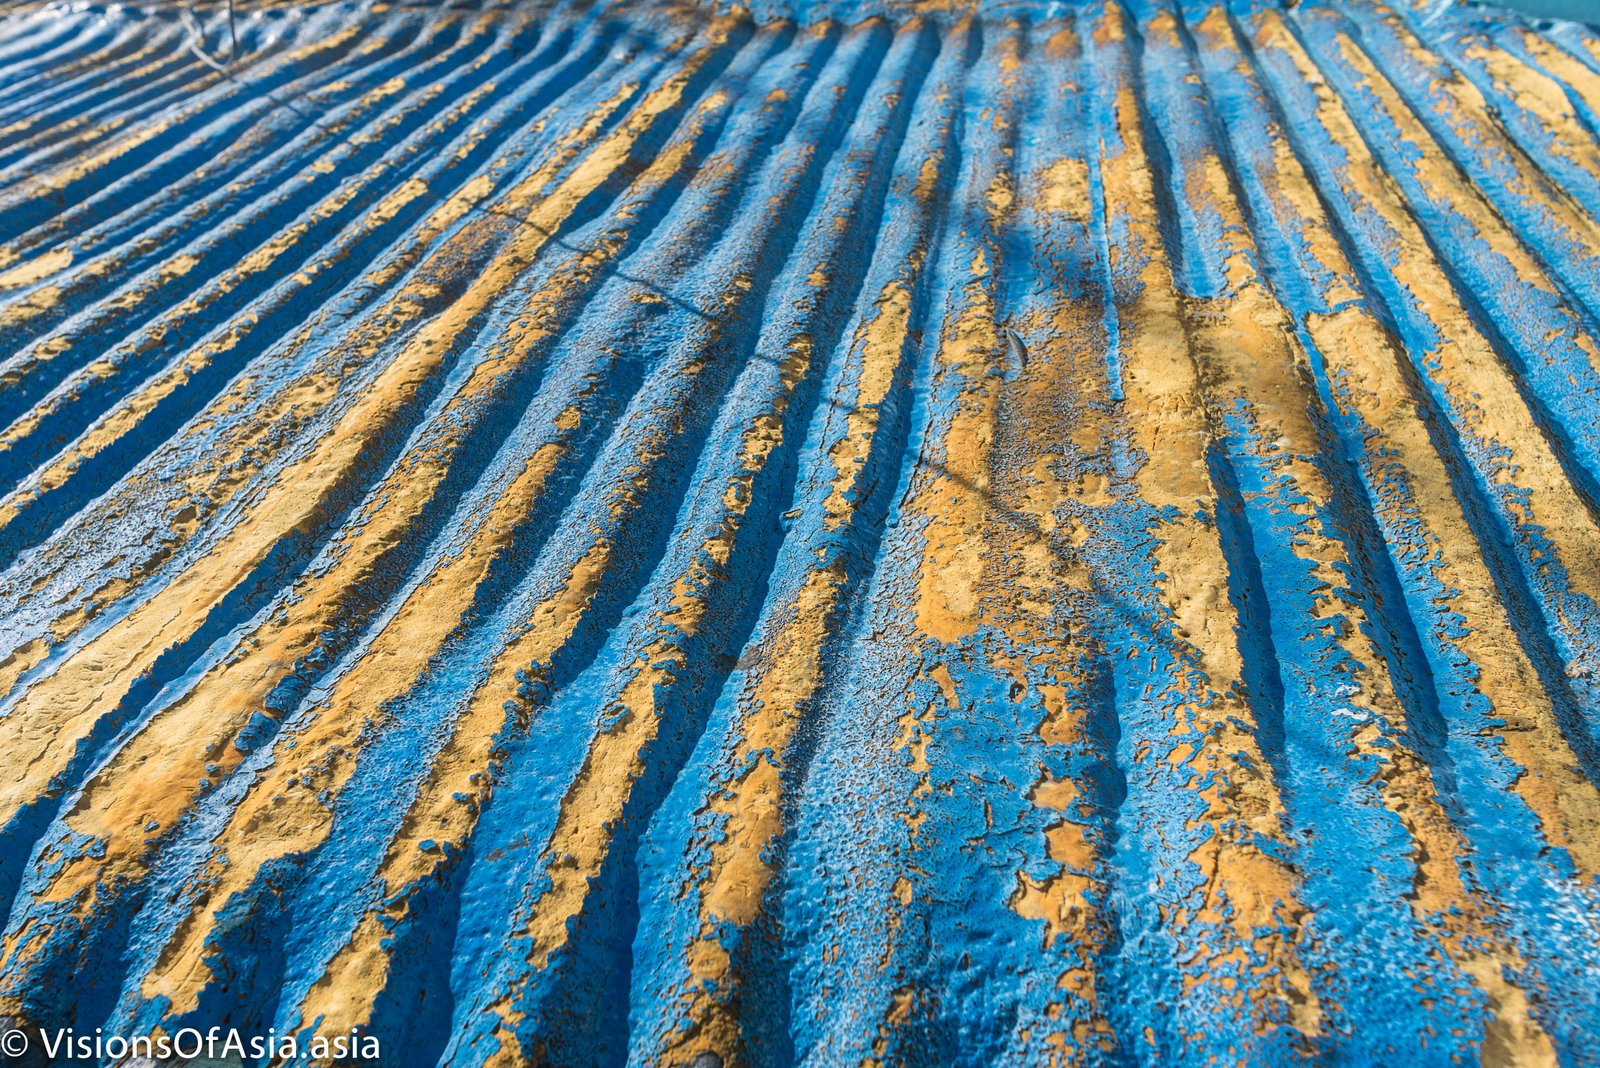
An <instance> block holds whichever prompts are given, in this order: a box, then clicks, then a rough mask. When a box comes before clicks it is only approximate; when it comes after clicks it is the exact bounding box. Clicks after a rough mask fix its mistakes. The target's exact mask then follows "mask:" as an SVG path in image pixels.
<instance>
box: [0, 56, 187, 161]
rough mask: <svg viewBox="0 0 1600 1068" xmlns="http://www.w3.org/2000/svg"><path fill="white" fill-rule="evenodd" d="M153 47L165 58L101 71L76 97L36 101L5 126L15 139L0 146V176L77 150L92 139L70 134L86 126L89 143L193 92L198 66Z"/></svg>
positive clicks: (5, 139) (80, 149)
mask: <svg viewBox="0 0 1600 1068" xmlns="http://www.w3.org/2000/svg"><path fill="white" fill-rule="evenodd" d="M157 48H164V49H166V50H168V54H167V55H164V56H161V57H158V58H156V59H151V60H147V61H146V62H144V63H143V64H142V65H140V66H136V67H132V69H130V70H126V71H119V70H110V71H106V72H104V73H105V76H104V77H103V78H102V79H98V80H96V81H95V82H94V83H92V84H91V85H89V86H87V87H83V88H82V89H80V90H79V91H78V92H77V95H76V96H68V97H67V98H66V99H63V100H61V101H59V102H55V103H47V102H45V101H40V102H39V107H38V108H36V109H33V110H31V111H30V112H29V114H28V115H27V117H26V119H25V122H24V123H18V124H13V125H9V126H7V127H5V128H4V129H5V131H6V132H7V133H12V132H13V131H14V136H10V137H6V138H4V140H3V143H0V171H4V170H5V169H6V168H9V167H10V166H12V164H14V163H16V162H18V161H20V160H23V159H28V160H29V161H30V166H33V167H41V166H45V165H47V163H48V161H49V160H50V159H51V158H52V156H55V155H65V154H69V153H71V152H73V151H82V150H83V149H84V148H85V147H87V145H89V144H92V143H93V140H92V139H91V140H88V141H79V140H76V138H77V137H78V136H79V135H76V134H74V132H73V131H74V130H77V129H79V128H81V127H84V126H88V127H89V130H86V131H84V132H85V133H86V134H89V135H90V137H91V138H92V137H93V133H92V131H95V130H101V129H104V128H105V125H106V124H108V123H112V122H114V123H116V124H118V125H119V126H121V125H126V124H127V123H128V122H129V121H130V120H133V119H136V118H137V117H139V116H140V115H141V114H146V113H149V112H150V111H151V110H153V109H154V108H158V107H160V106H162V105H163V103H165V102H170V100H171V99H172V98H173V96H174V94H175V92H181V91H192V89H191V87H192V85H193V83H194V82H195V80H196V79H195V77H194V75H196V74H197V73H199V68H200V67H202V66H203V65H202V64H201V63H200V61H199V60H197V59H195V58H194V57H193V56H192V55H191V54H190V53H189V52H188V51H187V50H186V49H183V48H182V46H181V42H179V41H177V40H172V39H169V40H165V41H159V42H157V43H154V44H152V45H151V46H150V50H152V51H154V50H155V49H157ZM136 58H138V57H136ZM104 83H109V84H104ZM39 125H43V126H44V128H43V129H39V130H36V131H34V132H31V133H30V132H28V131H27V130H26V129H25V128H24V129H17V127H18V126H24V127H34V126H39Z"/></svg>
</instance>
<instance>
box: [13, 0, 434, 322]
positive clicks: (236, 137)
mask: <svg viewBox="0 0 1600 1068" xmlns="http://www.w3.org/2000/svg"><path fill="white" fill-rule="evenodd" d="M408 26H409V27H410V28H412V29H420V26H418V25H417V24H415V23H407V24H404V25H402V26H401V27H400V29H401V30H402V31H404V30H405V29H406V28H407V27H408ZM407 36H408V35H407V34H406V33H404V32H400V33H396V34H386V35H383V36H382V37H379V38H378V39H377V41H376V47H372V46H370V45H369V46H368V47H365V48H361V49H354V50H352V51H351V52H350V53H348V54H347V55H345V56H344V57H336V58H335V59H333V60H332V61H330V62H329V63H328V64H327V66H326V67H325V68H320V67H311V68H308V69H307V70H306V71H304V72H303V73H302V75H301V76H299V77H298V78H297V79H292V80H291V81H290V82H288V83H287V84H286V86H285V89H284V91H285V92H292V93H294V94H295V96H296V98H297V100H298V101H299V102H300V104H302V105H304V107H305V108H307V109H316V110H317V111H321V112H337V111H339V110H341V109H342V108H343V106H344V104H345V103H346V102H347V100H348V98H349V97H352V96H355V95H356V94H357V93H358V92H360V91H361V90H362V88H363V87H362V85H361V82H362V81H374V82H378V83H380V84H381V83H382V82H383V81H386V80H387V79H386V78H385V75H386V74H387V73H389V72H391V71H404V70H406V69H409V67H410V66H411V64H412V62H413V61H414V59H415V57H414V56H412V55H411V53H412V52H414V51H421V50H423V49H425V48H426V47H427V44H428V41H429V40H431V38H418V37H417V36H416V35H414V34H413V35H410V38H411V39H410V40H407ZM340 75H347V76H346V77H340ZM269 96H270V94H269ZM260 103H261V102H260V101H251V102H247V103H246V104H243V105H241V108H242V109H246V108H249V107H252V106H254V107H257V108H258V110H259V109H260ZM258 118H259V121H257V122H254V123H251V124H248V128H247V129H244V130H234V131H233V135H231V136H228V137H224V138H220V140H222V141H225V142H226V144H225V147H223V148H221V149H220V150H219V151H216V152H214V153H213V154H212V156H211V157H210V158H209V159H208V160H207V161H206V162H205V163H204V164H202V165H201V166H199V167H196V168H193V169H192V170H190V171H189V172H188V173H186V174H184V175H183V176H181V177H179V178H177V179H175V180H173V181H171V182H168V183H166V184H161V185H151V184H150V183H141V178H140V172H139V171H137V170H136V171H135V172H134V173H132V174H129V175H125V176H124V177H122V178H120V179H118V180H117V181H115V182H112V183H111V184H110V185H108V186H107V187H106V188H104V189H102V190H100V191H98V192H95V193H93V194H92V195H89V196H87V197H85V198H83V199H82V200H80V201H78V202H77V203H76V204H74V205H73V206H72V207H70V208H68V210H67V211H65V212H62V213H61V214H59V215H56V216H54V217H53V218H51V219H49V220H47V221H45V222H43V223H40V224H39V225H38V226H36V227H33V228H32V229H27V230H25V231H23V232H21V233H19V234H16V235H14V236H13V237H12V238H10V239H9V240H7V241H6V243H5V244H4V245H3V246H0V265H9V264H12V263H15V262H16V261H17V260H18V259H19V258H21V256H22V255H23V254H24V253H26V252H27V251H28V250H30V249H36V248H40V247H44V246H46V245H47V244H48V243H50V242H52V241H54V242H57V244H56V247H55V248H53V249H52V250H51V253H46V254H43V255H41V256H39V257H38V258H37V259H36V260H35V261H34V266H33V267H32V269H31V270H30V272H29V273H28V275H26V276H23V277H21V278H17V277H8V278H7V282H8V285H7V286H6V288H7V289H16V288H18V287H19V286H20V287H23V288H29V287H30V286H31V279H32V278H33V277H34V272H37V275H36V278H37V281H38V282H39V283H40V284H41V285H42V284H43V282H44V281H45V280H47V279H49V278H50V277H52V276H55V275H58V274H60V273H61V271H62V270H64V269H65V268H66V267H67V266H68V265H69V264H65V263H61V264H56V263H53V262H52V260H51V256H52V254H53V255H54V256H55V257H56V258H57V259H60V258H63V251H62V250H63V248H65V249H66V251H67V252H68V253H69V254H71V255H74V256H77V255H79V254H81V253H82V252H93V251H94V249H95V248H96V247H97V246H99V245H108V244H115V243H117V242H119V241H123V242H131V240H132V238H133V237H134V236H135V235H136V234H138V233H140V232H141V231H144V230H149V229H152V228H159V227H160V226H161V225H162V224H163V223H170V222H171V221H172V220H171V219H170V218H169V217H168V216H170V215H171V214H172V213H173V212H174V211H175V210H176V211H179V212H180V213H181V209H182V208H183V207H184V206H185V205H188V204H190V203H192V202H196V201H199V200H202V199H204V198H205V197H206V196H207V195H208V194H210V193H212V192H213V191H215V190H216V189H217V187H218V186H220V185H222V183H223V182H225V181H227V180H228V178H230V177H234V176H236V175H238V174H240V173H241V172H245V173H249V172H251V170H252V168H254V167H256V166H257V165H258V164H260V162H261V160H262V159H263V158H273V157H276V156H282V157H284V158H292V156H293V154H294V152H295V145H296V143H297V141H298V139H299V138H300V137H301V136H302V134H303V133H304V132H305V131H306V130H311V131H313V133H312V135H311V136H313V137H316V136H323V135H325V134H326V128H325V126H324V124H323V123H322V122H320V121H317V119H316V117H315V115H314V114H312V113H310V112H308V111H306V110H302V108H300V107H293V108H291V107H286V106H284V102H283V101H281V100H280V101H273V100H270V99H269V100H268V101H267V106H266V107H265V109H264V110H262V111H261V114H260V115H259V116H258ZM280 120H281V121H280ZM219 121H220V120H219ZM297 123H298V124H297ZM197 136H203V137H204V138H205V139H209V140H213V141H215V140H219V139H218V138H214V137H212V136H211V135H210V134H209V133H206V131H201V134H200V135H197ZM141 184H143V185H144V186H145V188H143V189H141V188H140V186H141ZM238 184H239V185H240V186H241V189H240V190H239V191H238V192H243V191H244V190H247V189H248V188H249V184H250V183H248V182H241V183H238ZM134 247H139V246H134ZM32 288H38V286H32ZM8 300H9V298H8ZM8 318H9V316H4V317H0V325H5V324H6V320H7V319H8Z"/></svg>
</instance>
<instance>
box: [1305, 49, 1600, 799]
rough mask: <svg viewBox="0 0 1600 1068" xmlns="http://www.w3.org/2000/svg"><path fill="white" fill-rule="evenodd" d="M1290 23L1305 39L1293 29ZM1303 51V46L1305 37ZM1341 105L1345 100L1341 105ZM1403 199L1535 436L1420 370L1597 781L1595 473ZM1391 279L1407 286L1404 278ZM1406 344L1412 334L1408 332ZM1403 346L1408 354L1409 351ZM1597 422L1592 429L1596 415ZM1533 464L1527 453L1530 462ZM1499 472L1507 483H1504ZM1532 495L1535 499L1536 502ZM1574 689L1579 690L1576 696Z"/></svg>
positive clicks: (1529, 637) (1518, 614) (1508, 589)
mask: <svg viewBox="0 0 1600 1068" xmlns="http://www.w3.org/2000/svg"><path fill="white" fill-rule="evenodd" d="M1288 24H1289V25H1291V26H1294V28H1295V32H1297V33H1298V32H1299V31H1298V26H1297V25H1296V23H1295V20H1291V21H1290V23H1288ZM1301 47H1302V48H1305V47H1306V46H1305V44H1304V41H1303V40H1302V41H1301ZM1306 54H1307V55H1308V56H1310V57H1311V59H1312V62H1314V63H1317V64H1318V65H1319V69H1320V70H1321V71H1322V73H1323V76H1324V77H1326V76H1327V66H1326V64H1327V62H1328V60H1327V58H1326V57H1325V56H1321V55H1319V54H1318V53H1317V52H1315V51H1312V50H1310V49H1308V48H1307V49H1306ZM1380 77H1381V75H1380ZM1340 99H1341V101H1342V100H1343V97H1341V98H1340ZM1352 122H1353V123H1354V127H1355V129H1356V131H1357V136H1358V137H1361V138H1363V139H1365V144H1366V146H1367V148H1368V149H1369V150H1370V151H1371V153H1372V158H1373V159H1374V160H1375V161H1376V160H1381V159H1383V156H1384V150H1383V149H1380V148H1378V147H1377V146H1376V145H1375V144H1374V141H1373V137H1374V135H1373V134H1372V133H1371V132H1370V131H1367V130H1365V129H1363V125H1362V123H1361V121H1360V120H1359V119H1355V118H1354V116H1352ZM1384 173H1385V174H1386V175H1388V176H1389V177H1390V178H1391V179H1393V180H1394V181H1395V182H1396V186H1397V189H1403V188H1404V180H1403V179H1399V178H1397V177H1396V176H1395V175H1394V172H1393V171H1392V170H1387V169H1386V170H1385V172H1384ZM1401 202H1402V203H1403V204H1405V205H1406V207H1407V209H1408V210H1409V211H1412V212H1413V214H1412V216H1411V218H1412V222H1413V224H1414V225H1415V226H1417V228H1418V229H1419V230H1420V231H1421V233H1422V235H1423V236H1424V237H1425V239H1426V241H1427V246H1428V247H1427V255H1428V256H1429V257H1430V258H1431V261H1432V263H1433V264H1434V265H1435V267H1436V268H1437V269H1438V270H1439V271H1440V272H1441V274H1442V277H1443V278H1444V280H1445V281H1446V282H1447V284H1448V285H1449V286H1450V287H1451V288H1452V289H1453V291H1454V293H1455V294H1456V298H1457V300H1458V301H1459V302H1460V304H1461V306H1462V307H1463V308H1464V309H1465V311H1466V313H1467V316H1468V317H1469V322H1468V323H1467V324H1466V325H1467V328H1468V329H1476V330H1477V331H1478V332H1479V333H1480V336H1481V337H1482V339H1483V340H1484V342H1485V351H1486V353H1487V354H1488V355H1489V356H1490V357H1491V358H1492V359H1494V360H1497V361H1501V362H1502V363H1503V364H1504V365H1506V366H1505V370H1506V371H1507V372H1508V373H1507V377H1509V378H1510V379H1511V381H1512V384H1513V386H1514V388H1515V389H1516V392H1517V394H1518V395H1519V397H1520V398H1521V399H1522V407H1523V410H1524V412H1525V414H1526V415H1527V416H1528V417H1529V419H1530V421H1531V424H1532V429H1533V433H1531V434H1526V435H1521V436H1518V437H1513V438H1512V440H1511V441H1509V442H1502V441H1499V440H1497V439H1491V440H1485V439H1484V438H1483V437H1482V436H1481V434H1480V432H1479V431H1477V430H1476V429H1474V428H1473V427H1472V426H1471V425H1464V420H1465V419H1466V415H1464V414H1463V411H1462V408H1463V405H1470V406H1473V407H1475V406H1476V405H1477V404H1478V398H1477V397H1476V395H1473V396H1470V397H1463V396H1461V395H1460V394H1461V390H1462V389H1464V388H1466V387H1465V386H1460V385H1458V386H1457V387H1456V388H1454V389H1452V388H1451V387H1450V386H1449V384H1447V383H1441V382H1440V381H1439V376H1438V372H1437V371H1436V369H1434V368H1432V367H1429V366H1423V367H1419V368H1418V372H1419V378H1420V380H1421V381H1422V382H1423V383H1425V384H1426V386H1427V388H1428V389H1429V391H1430V393H1432V394H1433V396H1434V400H1435V403H1436V404H1437V407H1436V408H1435V409H1434V411H1435V417H1436V418H1437V419H1438V420H1440V423H1439V426H1438V429H1439V430H1441V431H1443V432H1444V433H1445V434H1446V435H1448V437H1449V438H1450V439H1451V440H1452V441H1453V442H1454V443H1455V445H1454V449H1455V450H1456V455H1457V456H1458V457H1459V459H1460V460H1463V461H1465V464H1466V466H1465V467H1463V468H1460V469H1458V471H1457V477H1458V481H1457V492H1458V493H1464V494H1466V497H1465V498H1464V501H1465V503H1466V504H1467V506H1468V511H1469V514H1477V515H1479V516H1480V520H1479V523H1478V524H1477V531H1478V539H1479V542H1480V544H1481V546H1482V548H1483V551H1484V553H1485V555H1486V556H1487V557H1489V558H1490V559H1491V560H1494V561H1497V564H1498V566H1495V567H1494V568H1492V571H1493V574H1494V575H1495V578H1496V581H1497V582H1499V583H1502V586H1501V589H1502V595H1503V596H1505V597H1506V599H1507V602H1508V604H1509V605H1510V606H1511V607H1512V608H1513V617H1514V618H1515V619H1516V622H1517V632H1518V634H1519V635H1520V636H1521V639H1522V641H1523V642H1524V645H1525V647H1526V648H1527V649H1528V652H1529V655H1530V657H1531V658H1532V659H1533V661H1534V662H1535V663H1536V664H1537V665H1539V670H1540V674H1541V676H1542V677H1543V678H1544V679H1545V682H1546V687H1547V689H1548V691H1549V693H1550V695H1551V697H1552V699H1553V700H1555V701H1556V703H1557V707H1558V708H1559V709H1561V718H1562V724H1563V730H1564V731H1565V732H1566V734H1567V736H1568V740H1569V743H1570V744H1571V745H1572V747H1573V751H1574V754H1575V755H1576V756H1577V758H1578V760H1579V762H1580V765H1581V766H1582V767H1583V768H1584V769H1585V771H1586V773H1587V774H1588V775H1589V777H1590V778H1591V779H1594V778H1596V777H1597V776H1600V737H1597V736H1600V717H1597V716H1596V715H1595V714H1594V712H1593V709H1594V708H1595V707H1597V704H1596V702H1597V697H1596V696H1595V693H1594V691H1595V689H1596V685H1597V681H1596V680H1597V670H1596V658H1597V656H1600V647H1597V643H1596V637H1597V635H1596V633H1595V631H1596V624H1595V622H1594V621H1595V619H1596V611H1597V610H1596V605H1595V602H1594V600H1593V597H1594V593H1595V591H1597V590H1600V572H1596V571H1595V569H1594V567H1593V560H1592V553H1591V552H1589V551H1588V550H1589V549H1592V548H1593V546H1595V545H1596V544H1600V523H1597V518H1596V517H1597V506H1596V502H1597V501H1600V486H1597V485H1596V484H1594V478H1595V476H1594V475H1592V474H1590V473H1589V472H1587V471H1586V470H1585V469H1584V467H1583V464H1582V463H1581V462H1580V459H1579V457H1575V456H1574V455H1572V451H1573V450H1572V448H1571V443H1570V439H1569V438H1568V436H1567V434H1566V433H1563V432H1562V429H1561V428H1562V422H1561V421H1560V420H1559V417H1558V416H1557V415H1556V413H1553V412H1551V411H1550V410H1549V408H1548V406H1547V404H1545V403H1543V402H1544V401H1547V400H1548V399H1549V394H1551V393H1561V394H1563V395H1564V392H1565V391H1564V390H1560V389H1554V388H1548V387H1547V388H1546V389H1545V390H1544V391H1542V392H1536V391H1535V389H1534V386H1533V384H1531V383H1529V381H1528V372H1529V370H1530V364H1529V361H1528V359H1527V358H1526V357H1525V356H1523V355H1522V354H1520V353H1519V354H1518V355H1517V356H1516V357H1515V358H1512V359H1508V358H1507V357H1508V355H1509V354H1510V353H1511V352H1514V351H1516V349H1515V348H1514V347H1513V345H1512V343H1511V341H1510V340H1509V339H1508V338H1507V337H1506V334H1505V331H1504V330H1502V329H1501V327H1500V322H1501V319H1502V317H1501V316H1498V315H1492V314H1490V312H1489V310H1488V309H1486V308H1485V307H1484V306H1483V303H1482V297H1481V295H1480V294H1479V293H1478V292H1477V291H1476V290H1475V289H1474V288H1473V286H1472V285H1471V284H1470V279H1468V278H1463V277H1462V276H1461V275H1460V274H1459V273H1458V265H1456V264H1455V263H1453V262H1452V259H1451V257H1450V256H1449V254H1448V250H1447V249H1446V248H1444V247H1441V245H1440V244H1439V242H1438V239H1437V235H1436V234H1435V232H1434V231H1433V229H1432V228H1431V227H1430V226H1429V225H1428V221H1427V220H1426V219H1425V218H1423V217H1420V216H1418V215H1416V214H1415V213H1414V209H1415V205H1414V203H1413V202H1411V201H1409V200H1406V199H1405V198H1404V196H1403V194H1401ZM1391 277H1393V276H1391ZM1393 280H1394V282H1395V284H1397V285H1398V284H1400V283H1399V280H1398V278H1394V279H1393ZM1418 299H1420V298H1417V297H1413V298H1412V300H1411V301H1409V302H1407V301H1406V300H1405V298H1404V297H1401V298H1400V300H1401V305H1400V307H1402V308H1405V309H1408V310H1409V311H1408V312H1406V313H1404V314H1408V315H1409V317H1410V320H1411V323H1412V325H1413V326H1415V325H1417V324H1418V322H1419V320H1420V321H1421V322H1422V323H1425V324H1427V325H1426V327H1425V328H1426V329H1430V330H1431V331H1433V332H1434V333H1435V334H1436V336H1437V337H1438V338H1439V339H1440V340H1441V341H1446V340H1448V337H1447V334H1446V330H1447V329H1448V328H1447V326H1446V325H1445V324H1442V323H1438V322H1436V321H1434V320H1433V318H1432V316H1431V314H1430V313H1429V312H1428V311H1426V310H1425V309H1423V308H1421V307H1419V306H1418V305H1417V304H1416V303H1415V302H1416V300H1418ZM1386 306H1389V308H1390V311H1391V313H1394V312H1395V311H1396V308H1395V306H1393V305H1392V304H1388V302H1386ZM1513 314H1514V313H1513ZM1400 336H1402V337H1404V336H1405V332H1404V331H1403V330H1402V331H1401V332H1400ZM1407 348H1408V352H1409V350H1410V346H1409V345H1408V346H1407ZM1514 414H1515V413H1514ZM1590 421H1591V422H1595V420H1593V419H1592V418H1591V419H1590ZM1596 425H1597V426H1600V423H1597V424H1596ZM1528 439H1531V440H1528ZM1518 443H1522V444H1524V447H1525V449H1526V450H1527V451H1528V452H1532V453H1533V454H1534V456H1533V457H1532V459H1534V460H1537V459H1539V456H1538V454H1539V453H1540V452H1541V451H1542V450H1548V453H1549V454H1550V455H1551V456H1552V457H1553V459H1554V462H1555V465H1556V469H1555V470H1554V471H1549V470H1547V471H1545V472H1544V473H1543V478H1542V486H1540V487H1533V488H1528V487H1518V486H1516V485H1515V484H1514V483H1511V482H1510V479H1511V478H1512V477H1515V472H1514V471H1511V472H1508V471H1505V469H1504V467H1503V465H1504V464H1505V463H1506V460H1505V456H1506V450H1507V449H1515V447H1516V444H1518ZM1541 447H1542V448H1541ZM1511 455H1516V454H1515V453H1512V454H1511ZM1527 460H1528V458H1527V457H1526V454H1524V462H1525V463H1526V462H1527ZM1597 470H1600V469H1597ZM1502 474H1504V475H1506V476H1507V477H1504V478H1502V477H1497V476H1500V475H1502ZM1558 476H1560V477H1558ZM1524 477H1526V476H1524ZM1536 489H1539V490H1540V492H1538V494H1537V495H1535V490H1536ZM1551 493H1555V494H1570V495H1571V496H1572V502H1571V503H1570V506H1569V507H1567V508H1560V507H1559V504H1552V505H1550V506H1548V507H1551V508H1554V509H1555V513H1554V515H1553V516H1552V517H1551V519H1547V520H1546V522H1545V524H1544V525H1543V526H1542V527H1541V526H1540V525H1538V522H1537V519H1536V515H1537V513H1536V512H1535V513H1533V514H1529V509H1530V507H1538V506H1539V505H1540V503H1541V502H1542V501H1543V499H1544V498H1545V497H1547V496H1548V495H1549V494H1551ZM1569 539H1577V541H1576V543H1574V542H1573V541H1572V540H1569ZM1555 547H1560V548H1564V550H1565V551H1563V552H1562V553H1561V554H1560V556H1556V554H1554V553H1552V552H1551V551H1550V550H1551V549H1552V548H1555ZM1508 550H1509V551H1508ZM1574 550H1576V551H1574ZM1552 557H1554V559H1552ZM1574 568H1582V569H1584V570H1586V571H1587V572H1588V575H1587V576H1586V577H1587V578H1588V579H1589V580H1590V581H1589V582H1588V583H1587V588H1586V587H1585V584H1581V583H1575V582H1574V580H1573V579H1572V577H1571V570H1572V569H1574ZM1541 623H1542V624H1543V625H1540V624H1541ZM1574 684H1576V685H1577V686H1580V687H1582V690H1577V691H1575V688H1574Z"/></svg>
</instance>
